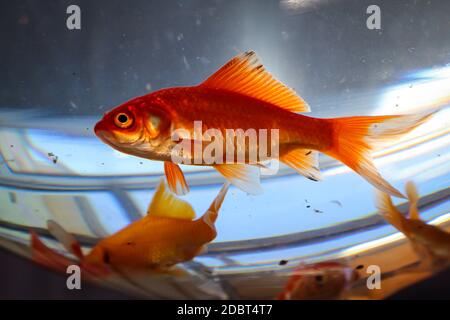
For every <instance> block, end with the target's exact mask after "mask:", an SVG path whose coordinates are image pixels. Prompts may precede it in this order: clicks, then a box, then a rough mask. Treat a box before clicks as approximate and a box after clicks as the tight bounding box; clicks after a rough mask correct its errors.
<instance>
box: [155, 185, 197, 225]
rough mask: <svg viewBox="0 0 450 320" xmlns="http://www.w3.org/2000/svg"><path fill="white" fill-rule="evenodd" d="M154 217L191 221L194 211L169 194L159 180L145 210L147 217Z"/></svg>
mask: <svg viewBox="0 0 450 320" xmlns="http://www.w3.org/2000/svg"><path fill="white" fill-rule="evenodd" d="M156 216H157V217H164V218H176V219H185V220H192V219H194V218H195V211H194V209H192V207H191V205H190V204H189V203H187V202H186V201H183V200H181V199H178V198H177V197H176V196H175V195H173V194H172V193H171V192H169V191H168V190H167V188H166V184H165V183H164V181H163V180H162V179H161V182H160V183H159V186H158V189H157V190H156V192H155V195H154V196H153V199H152V202H151V203H150V206H149V207H148V210H147V217H156Z"/></svg>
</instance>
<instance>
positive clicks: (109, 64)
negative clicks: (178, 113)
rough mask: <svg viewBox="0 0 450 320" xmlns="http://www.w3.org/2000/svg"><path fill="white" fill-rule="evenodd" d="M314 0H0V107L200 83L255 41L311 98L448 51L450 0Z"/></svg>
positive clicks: (59, 106)
mask: <svg viewBox="0 0 450 320" xmlns="http://www.w3.org/2000/svg"><path fill="white" fill-rule="evenodd" d="M317 3H318V5H317V7H318V8H319V9H318V10H309V11H308V10H306V12H302V13H299V12H288V11H286V10H281V9H280V5H279V1H277V0H266V1H259V0H246V1H238V0H210V1H202V0H189V1H188V0H186V1H162V0H161V1H147V0H132V1H118V0H95V1H92V0H70V1H69V0H59V1H33V0H15V1H5V0H2V1H0V43H1V45H2V50H0V61H1V63H0V74H1V75H2V77H1V79H0V108H47V109H48V110H50V111H51V112H52V113H63V114H74V115H86V114H101V113H103V112H104V111H106V110H108V109H110V108H111V107H113V106H115V105H118V104H120V103H122V102H124V101H125V100H128V99H130V98H133V97H135V96H139V95H143V94H146V93H147V92H148V91H149V90H156V89H160V88H163V87H167V86H180V85H193V84H197V83H199V82H201V81H202V80H203V79H204V78H205V77H206V76H208V75H209V74H211V73H212V72H213V71H215V69H217V68H218V67H219V66H220V65H222V64H223V63H224V62H225V61H227V60H228V59H229V58H231V57H232V56H234V55H236V54H237V53H238V52H242V51H245V50H249V49H252V50H255V51H256V52H257V53H259V54H260V56H262V58H263V61H264V60H265V61H266V62H267V61H268V62H270V65H271V67H272V68H273V69H276V70H278V72H279V73H282V74H283V79H284V80H285V82H286V83H287V84H288V85H290V86H293V87H294V88H296V90H297V91H298V92H299V93H301V94H302V95H304V98H305V99H306V101H309V102H310V103H311V104H314V101H315V99H316V96H320V95H321V94H324V93H329V94H336V92H343V91H348V90H355V91H357V90H361V89H364V88H372V87H374V86H377V85H380V84H382V83H385V82H390V81H395V80H396V79H395V77H396V76H395V75H398V74H402V72H406V71H410V70H412V69H416V68H421V67H427V68H428V67H432V66H433V65H434V64H446V63H448V61H449V60H450V59H449V58H450V46H449V42H448V41H445V39H446V38H448V36H449V35H448V30H449V28H450V25H449V18H448V13H449V12H450V1H446V0H427V1H420V0H419V1H414V0H396V1H390V0H388V1H386V0H384V1H368V0H367V1H366V0H335V1H331V0H327V1H323V0H318V1H317ZM70 4H77V5H79V6H80V8H81V30H75V31H71V30H68V29H67V28H66V19H67V17H68V15H67V14H66V8H67V7H68V5H70ZM370 4H378V5H379V6H380V7H381V12H382V29H381V30H380V31H373V30H368V29H367V27H366V19H367V17H368V15H367V14H366V9H367V7H368V5H370ZM303 93H304V94H303ZM349 94H350V93H349Z"/></svg>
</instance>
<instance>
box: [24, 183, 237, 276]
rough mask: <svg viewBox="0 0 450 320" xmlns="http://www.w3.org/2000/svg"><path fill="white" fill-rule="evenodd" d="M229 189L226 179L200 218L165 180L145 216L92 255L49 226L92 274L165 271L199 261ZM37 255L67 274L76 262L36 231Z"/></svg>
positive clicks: (213, 234)
mask: <svg viewBox="0 0 450 320" xmlns="http://www.w3.org/2000/svg"><path fill="white" fill-rule="evenodd" d="M228 188H229V184H228V183H225V184H224V186H223V187H222V189H221V190H220V192H219V194H218V195H217V197H216V198H215V200H214V201H213V202H212V204H211V205H210V207H209V209H208V210H207V211H206V213H205V214H204V215H203V216H201V217H200V218H198V219H195V220H194V218H195V212H194V210H193V208H192V206H191V205H190V204H189V203H187V202H185V201H183V200H181V199H179V198H177V197H176V196H174V195H173V194H172V193H170V192H169V191H168V190H167V188H166V186H165V183H163V182H161V183H160V184H159V186H158V189H157V190H156V192H155V195H154V197H153V199H152V202H151V203H150V205H149V207H148V210H147V215H146V216H145V217H143V218H142V219H140V220H137V221H135V222H133V223H131V224H130V225H128V226H126V227H125V228H123V229H122V230H120V231H118V232H117V233H115V234H113V235H111V236H109V237H107V238H105V239H103V240H101V241H100V242H98V243H97V244H96V245H95V246H94V247H93V249H92V250H91V251H90V252H89V253H88V254H87V255H84V254H83V252H82V251H81V247H80V245H79V243H78V242H77V241H76V239H75V238H74V237H73V236H72V235H71V234H69V233H68V232H66V231H65V230H64V229H63V228H62V227H61V226H60V225H59V224H57V223H56V222H54V221H49V222H48V229H49V232H50V233H51V234H52V235H53V236H54V237H55V238H57V239H58V240H59V241H60V242H61V243H62V244H63V245H64V247H65V248H66V249H67V250H68V251H69V252H71V253H72V254H73V255H74V256H75V257H76V258H78V260H79V261H80V266H81V267H82V268H83V269H84V270H87V271H88V272H89V273H90V274H92V275H107V274H108V272H111V271H117V270H125V269H127V270H140V269H146V270H154V271H155V272H164V271H166V270H169V268H170V267H172V266H174V265H175V264H178V263H180V262H185V261H189V260H191V259H193V258H194V257H195V256H197V255H198V254H200V253H202V252H203V251H204V250H205V246H206V245H207V244H208V243H209V242H211V241H212V240H214V238H215V237H216V235H217V231H216V228H215V221H216V219H217V217H218V212H219V210H220V207H221V205H222V202H223V200H224V198H225V195H226V193H227V191H228ZM32 253H33V257H34V260H35V261H36V262H39V263H41V264H44V265H46V266H48V267H52V268H54V269H57V270H64V272H65V267H67V266H68V265H70V264H73V261H71V260H70V259H68V258H67V257H65V256H63V255H61V254H59V253H57V252H55V251H53V250H51V249H50V248H48V247H46V246H45V244H43V243H42V241H40V240H39V238H38V237H37V235H36V234H35V233H32Z"/></svg>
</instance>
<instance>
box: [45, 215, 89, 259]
mask: <svg viewBox="0 0 450 320" xmlns="http://www.w3.org/2000/svg"><path fill="white" fill-rule="evenodd" d="M47 228H48V231H49V232H50V234H51V235H52V236H54V237H55V238H56V239H57V240H58V241H59V242H60V243H61V244H62V245H63V246H64V248H65V249H66V250H67V251H69V252H71V253H73V254H74V255H75V256H76V257H77V258H78V259H80V260H82V259H83V258H84V255H83V252H82V251H81V247H80V244H79V242H78V241H77V240H76V239H75V238H74V236H73V235H71V234H70V233H68V232H67V231H66V230H64V228H63V227H62V226H61V225H60V224H58V223H57V222H56V221H53V220H48V221H47Z"/></svg>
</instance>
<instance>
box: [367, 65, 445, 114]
mask: <svg viewBox="0 0 450 320" xmlns="http://www.w3.org/2000/svg"><path fill="white" fill-rule="evenodd" d="M449 103H450V66H447V67H444V68H440V69H432V70H424V71H420V72H415V73H413V74H411V75H408V76H407V77H406V79H405V80H404V83H402V84H400V85H397V86H394V87H391V88H389V89H387V92H386V93H385V94H384V95H383V96H382V98H381V99H380V101H379V106H378V107H377V108H376V109H375V110H374V112H373V113H372V114H393V113H400V114H401V113H414V112H421V111H425V110H431V109H433V108H439V107H443V106H445V105H447V104H449ZM393 111H394V112H393Z"/></svg>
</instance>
